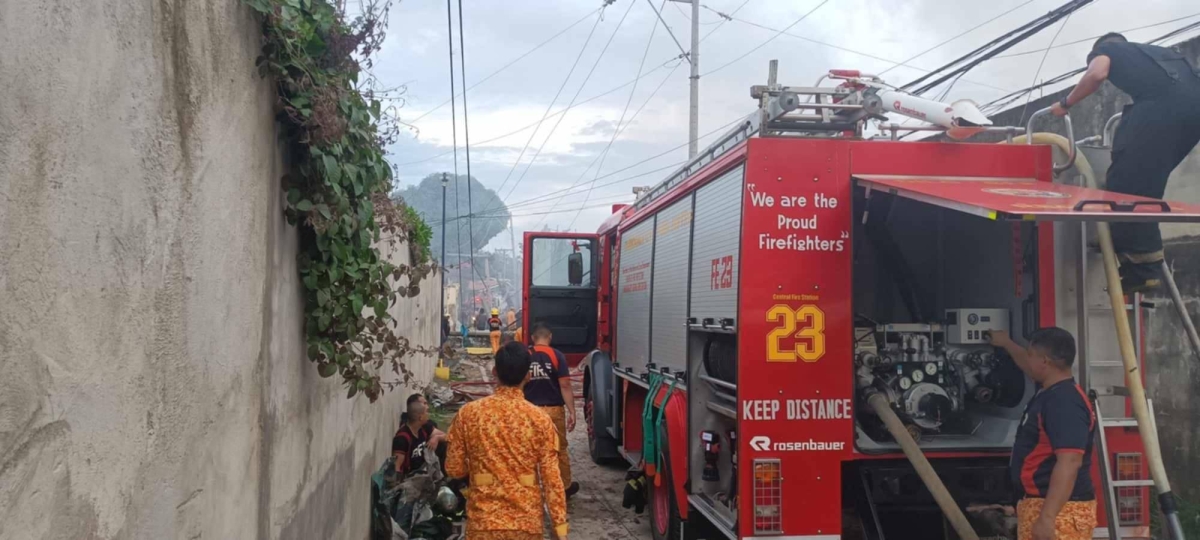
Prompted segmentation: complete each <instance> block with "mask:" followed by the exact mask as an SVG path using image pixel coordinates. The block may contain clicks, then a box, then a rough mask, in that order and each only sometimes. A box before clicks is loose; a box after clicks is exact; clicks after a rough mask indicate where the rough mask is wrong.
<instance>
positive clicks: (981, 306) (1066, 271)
mask: <svg viewBox="0 0 1200 540" xmlns="http://www.w3.org/2000/svg"><path fill="white" fill-rule="evenodd" d="M773 71H774V65H772V78H771V80H770V83H769V84H768V85H765V86H756V87H754V88H753V89H752V95H753V96H754V97H755V98H756V99H758V101H759V109H758V110H757V111H756V112H755V113H754V114H753V115H751V116H750V117H748V119H747V120H745V121H743V122H741V123H740V124H738V125H736V126H734V127H733V128H732V129H731V130H730V131H729V132H728V133H727V134H726V135H724V136H723V137H722V138H720V139H718V140H717V141H716V142H715V143H713V144H712V145H711V146H710V147H708V148H707V149H705V150H704V151H703V152H701V153H700V154H699V155H698V157H696V158H695V159H693V160H692V161H691V162H689V163H688V164H686V165H684V166H683V167H682V168H681V169H679V170H678V171H677V172H675V173H674V174H672V175H671V176H669V177H668V178H667V179H665V180H664V181H662V182H661V183H660V184H658V185H656V186H654V187H652V188H651V189H649V190H644V191H643V192H642V193H641V194H640V195H639V197H638V198H637V200H636V202H634V203H633V204H631V205H617V206H614V207H613V214H612V215H611V216H610V217H609V218H608V219H607V220H606V221H605V222H604V223H603V224H602V225H601V226H600V228H599V230H598V232H597V233H596V234H584V233H550V232H531V233H526V235H525V246H524V247H525V254H526V257H525V268H524V272H525V283H524V286H525V289H524V299H523V301H524V308H525V309H524V314H523V317H524V321H523V323H524V325H525V326H526V327H529V325H530V324H533V323H537V322H543V323H546V324H548V325H549V326H551V328H552V329H553V331H554V339H555V346H556V347H558V348H560V349H562V350H564V351H565V352H567V353H568V356H569V359H570V361H571V363H572V365H573V366H575V367H576V369H579V370H581V371H582V372H583V379H584V394H585V400H584V412H585V418H586V420H587V422H586V427H587V430H588V441H589V447H590V448H589V450H590V452H591V456H592V458H593V459H594V460H596V461H598V462H600V461H614V460H621V459H624V460H627V461H628V462H629V463H630V464H632V465H634V466H635V467H641V468H642V469H644V470H645V472H646V474H647V476H648V477H647V480H648V481H647V484H648V486H649V487H648V492H649V493H648V499H649V501H648V502H649V507H650V518H651V519H650V521H651V525H652V527H651V528H652V530H653V534H654V537H655V538H656V539H673V538H680V537H685V538H707V539H710V540H716V539H722V538H730V539H733V540H740V539H754V538H786V539H834V538H869V539H881V538H885V537H886V538H955V537H967V536H970V534H963V531H962V530H961V529H959V528H958V527H957V526H955V527H951V525H952V522H953V521H954V520H953V519H950V518H951V517H952V516H951V514H953V513H955V512H957V513H958V514H959V516H961V515H962V513H961V512H960V511H959V510H958V509H962V508H965V507H968V506H971V505H990V504H1011V502H1012V497H1013V494H1014V489H1013V486H1012V482H1011V481H1010V480H1009V478H1008V472H1007V465H1008V457H1009V452H1010V449H1011V445H1012V442H1013V436H1014V434H1015V432H1016V428H1017V426H1018V424H1019V423H1020V422H1021V421H1022V410H1023V407H1024V404H1025V403H1026V402H1027V401H1028V400H1029V399H1030V397H1031V396H1032V395H1033V393H1034V388H1033V385H1032V383H1031V382H1030V381H1029V380H1028V379H1027V378H1026V377H1025V376H1024V375H1023V374H1022V373H1021V372H1020V371H1019V370H1018V369H1017V368H1016V367H1015V365H1014V364H1013V362H1012V360H1011V359H1010V358H1007V357H1006V356H1005V355H1004V353H1003V352H1002V351H1000V350H998V349H995V348H993V347H991V346H989V345H988V340H987V332H989V331H994V330H1007V331H1010V332H1011V333H1012V335H1013V336H1015V337H1016V338H1017V339H1018V340H1020V339H1021V338H1022V337H1024V336H1028V335H1029V334H1030V333H1031V332H1032V331H1033V330H1034V329H1036V328H1039V327H1045V326H1060V327H1064V328H1068V329H1071V330H1072V331H1077V332H1078V333H1081V334H1086V332H1085V329H1086V327H1087V324H1088V321H1091V324H1092V325H1093V326H1096V327H1102V324H1101V323H1098V322H1097V320H1098V319H1099V320H1103V319H1104V317H1105V316H1106V315H1105V313H1104V312H1103V310H1100V309H1098V308H1096V307H1093V306H1094V305H1101V303H1102V302H1103V299H1104V298H1105V297H1104V295H1103V294H1104V293H1103V290H1102V287H1101V284H1102V281H1103V280H1102V279H1099V278H1097V277H1096V274H1095V272H1096V271H1097V270H1096V269H1097V268H1099V265H1097V264H1095V263H1094V261H1093V264H1091V265H1090V266H1088V262H1089V260H1090V259H1094V258H1095V257H1096V255H1095V254H1094V253H1092V251H1093V250H1089V249H1088V247H1087V246H1088V244H1089V240H1088V238H1089V237H1088V236H1087V235H1088V234H1089V233H1088V229H1087V224H1088V223H1089V222H1097V221H1196V220H1197V219H1198V218H1200V208H1198V207H1196V206H1194V205H1187V204H1180V203H1175V202H1170V203H1166V202H1163V201H1157V200H1149V199H1144V198H1139V197H1131V196H1125V195H1119V194H1114V193H1110V192H1105V191H1102V190H1098V189H1090V188H1085V187H1080V186H1077V185H1074V182H1075V178H1076V175H1075V169H1073V168H1071V164H1072V162H1074V160H1075V147H1074V145H1070V144H1069V145H1067V146H1068V147H1069V150H1070V152H1069V153H1070V155H1069V156H1066V157H1062V156H1060V157H1058V159H1059V160H1060V163H1059V164H1056V163H1055V162H1054V160H1055V156H1056V154H1054V152H1053V149H1052V148H1051V147H1050V146H1047V145H1041V144H1038V145H1033V144H1024V143H1016V144H1002V143H1003V142H1004V141H1003V139H1008V141H1007V142H1009V143H1013V142H1014V141H1013V138H1014V136H1019V135H1020V134H1021V133H1023V132H1024V131H1025V130H1023V129H1020V128H1006V127H992V126H989V125H988V122H987V120H986V118H985V117H982V115H981V114H978V111H977V110H976V109H974V107H973V105H971V104H970V103H966V102H960V103H955V104H951V105H942V104H939V103H935V102H931V101H927V100H922V99H920V98H916V97H913V96H909V95H907V94H903V93H900V92H896V91H893V90H890V89H889V88H887V87H886V86H884V85H882V84H881V83H879V82H878V81H877V79H874V78H872V77H870V76H866V75H861V74H858V73H856V72H847V71H834V72H831V73H830V77H832V78H834V79H840V80H841V81H842V82H841V84H840V85H838V86H836V87H803V88H797V87H786V86H781V85H778V84H776V83H775V82H774V75H773ZM887 113H898V114H902V115H907V116H911V117H916V118H919V119H923V120H928V121H930V122H933V125H928V126H924V127H917V128H915V129H926V130H935V129H936V130H943V131H945V132H946V133H945V134H944V135H946V136H947V137H948V139H950V140H940V141H939V142H904V141H898V140H896V139H897V132H899V131H904V130H905V129H906V128H904V127H900V126H896V125H894V124H892V125H883V126H882V130H881V133H882V135H881V136H877V137H875V138H872V139H868V138H865V137H864V130H865V125H866V123H867V121H868V120H872V119H883V118H885V115H886V114H887ZM1067 121H1068V123H1069V119H1068V120H1067ZM1031 125H1032V122H1031ZM909 129H914V128H909ZM889 133H890V135H891V136H890V137H888V134H889ZM989 134H991V136H992V137H993V138H995V139H1001V144H994V143H987V144H985V143H978V142H963V141H961V140H954V139H964V138H967V137H972V136H977V137H987V136H988V135H989ZM1087 151H1088V150H1087V149H1082V148H1081V149H1080V152H1081V154H1080V155H1081V158H1082V156H1084V155H1087ZM1060 154H1063V153H1062V152H1060ZM1067 160H1070V161H1067ZM1089 275H1090V276H1091V277H1090V278H1089ZM1089 283H1092V284H1093V285H1091V286H1089V285H1088V284H1089ZM1135 300H1136V299H1135ZM1130 310H1131V311H1132V313H1133V320H1134V321H1135V323H1136V324H1135V325H1134V326H1135V332H1136V333H1137V335H1138V336H1140V332H1137V330H1138V329H1139V328H1140V321H1141V319H1140V314H1141V311H1142V306H1141V304H1140V302H1137V301H1135V302H1133V305H1132V306H1131V307H1130ZM1112 316H1113V314H1112V313H1111V310H1110V312H1109V313H1108V314H1107V317H1109V320H1111V317H1112ZM1110 335H1111V334H1107V333H1106V334H1100V332H1094V333H1093V334H1092V335H1091V339H1081V342H1080V344H1079V350H1080V355H1079V359H1078V361H1077V368H1078V370H1079V373H1078V379H1079V381H1080V383H1081V384H1082V385H1083V386H1084V387H1085V388H1086V389H1089V390H1093V391H1095V392H1096V394H1097V396H1098V397H1097V399H1098V404H1099V405H1098V406H1099V407H1100V410H1101V411H1103V412H1104V413H1105V416H1107V417H1128V416H1130V414H1129V412H1128V402H1127V398H1126V397H1123V393H1122V392H1121V388H1122V387H1121V381H1122V374H1123V370H1121V369H1119V368H1113V369H1107V371H1106V368H1112V366H1114V365H1116V364H1114V362H1113V361H1112V357H1113V355H1115V354H1116V353H1115V352H1114V351H1115V350H1116V347H1115V346H1114V344H1111V343H1108V341H1107V340H1108V339H1111V337H1109V336H1110ZM1138 339H1139V341H1140V337H1139V338H1138ZM1139 351H1140V346H1139ZM868 402H877V403H883V404H884V406H883V407H882V408H880V409H879V410H877V409H875V408H872V406H871V405H869V404H868ZM885 417H886V418H885ZM889 418H890V419H898V420H899V422H898V423H896V424H895V425H902V426H903V428H902V429H900V430H899V432H897V431H896V430H889V429H888V422H887V419H889ZM1131 423H1132V421H1131V420H1129V419H1125V421H1124V423H1122V422H1121V421H1114V422H1110V423H1108V424H1105V426H1106V427H1104V428H1103V429H1102V431H1103V433H1104V434H1105V435H1106V440H1107V443H1106V446H1105V451H1104V452H1102V451H1101V450H1100V449H1097V451H1096V452H1095V455H1097V456H1098V458H1097V459H1096V460H1094V461H1095V463H1093V471H1092V477H1093V478H1095V479H1097V481H1098V482H1099V479H1100V478H1102V477H1103V478H1111V482H1110V483H1108V484H1105V485H1098V487H1097V493H1101V492H1104V491H1107V495H1109V496H1110V497H1106V498H1105V499H1104V500H1102V501H1101V503H1100V504H1099V505H1098V506H1099V507H1100V510H1099V514H1100V522H1101V526H1100V527H1099V528H1097V529H1096V531H1095V536H1096V537H1112V536H1111V535H1112V534H1113V533H1116V534H1117V535H1118V536H1119V537H1123V538H1130V537H1139V536H1140V537H1146V536H1148V534H1149V533H1148V530H1149V528H1148V523H1149V492H1148V489H1147V488H1146V487H1145V486H1146V485H1147V484H1148V482H1146V481H1145V479H1146V478H1147V476H1146V474H1147V470H1146V464H1145V460H1143V459H1142V442H1141V438H1140V437H1139V435H1138V432H1137V431H1136V429H1134V428H1133V427H1131ZM906 440H907V441H911V442H914V443H916V445H919V449H920V452H917V453H918V454H921V453H923V454H924V457H922V458H921V459H920V460H921V461H924V463H925V464H926V465H925V466H924V467H925V468H929V469H931V470H932V472H936V475H935V477H936V479H940V482H937V481H935V482H932V483H930V482H926V481H923V480H924V479H925V478H926V476H923V475H922V474H920V473H921V472H922V468H923V467H922V466H921V465H920V464H919V463H916V460H913V459H911V458H912V457H913V456H906V455H905V454H904V453H903V452H902V443H903V442H904V441H906ZM914 448H915V446H914ZM1108 475H1111V477H1110V476H1108ZM933 484H937V485H933ZM943 491H944V492H946V493H948V495H949V496H951V497H952V499H953V502H954V503H955V504H956V505H957V508H958V509H952V508H947V506H946V505H945V504H942V505H941V506H939V504H938V502H937V501H938V498H937V495H938V493H939V492H943ZM947 500H948V499H947ZM967 514H968V516H969V519H970V521H971V523H972V525H973V526H974V528H975V529H976V531H977V533H978V535H979V537H987V536H996V537H1003V536H1004V534H1005V531H1004V529H1005V527H1003V526H1001V525H1002V524H1003V522H1004V519H1003V517H1001V518H1000V519H998V520H993V522H991V523H988V522H986V520H982V519H980V516H981V515H983V514H979V513H974V512H967ZM984 514H986V512H985V513H984ZM1114 514H1116V515H1115V516H1114ZM989 527H995V528H997V529H998V530H997V531H992V532H988V531H985V530H984V529H986V528H989Z"/></svg>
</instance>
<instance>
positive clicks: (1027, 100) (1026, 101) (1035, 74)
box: [459, 0, 1071, 118]
mask: <svg viewBox="0 0 1200 540" xmlns="http://www.w3.org/2000/svg"><path fill="white" fill-rule="evenodd" d="M459 1H460V2H461V1H462V0H459ZM1069 22H1071V15H1070V14H1067V16H1066V18H1064V19H1063V23H1062V26H1059V27H1058V31H1057V32H1055V33H1054V37H1052V38H1050V47H1047V48H1046V52H1045V53H1044V54H1042V61H1041V62H1038V67H1037V71H1035V72H1033V81H1031V82H1030V83H1029V84H1030V85H1033V84H1037V79H1038V76H1039V75H1041V74H1042V66H1045V65H1046V57H1047V56H1050V49H1052V48H1054V42H1055V41H1058V35H1059V34H1061V33H1062V31H1063V28H1066V27H1067V23H1069ZM1030 99H1033V92H1030V93H1029V94H1026V96H1025V106H1023V107H1021V116H1020V118H1025V110H1026V109H1028V108H1029V100H1030Z"/></svg>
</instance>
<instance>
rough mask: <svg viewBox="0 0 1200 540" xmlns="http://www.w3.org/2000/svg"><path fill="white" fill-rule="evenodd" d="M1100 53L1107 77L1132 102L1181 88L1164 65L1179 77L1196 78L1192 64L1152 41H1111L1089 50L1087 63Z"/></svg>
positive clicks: (1185, 78)
mask: <svg viewBox="0 0 1200 540" xmlns="http://www.w3.org/2000/svg"><path fill="white" fill-rule="evenodd" d="M1101 55H1103V56H1107V57H1108V60H1109V62H1110V64H1109V68H1108V80H1109V81H1110V82H1112V83H1113V85H1114V86H1116V87H1117V88H1120V89H1121V91H1123V92H1125V93H1126V94H1129V96H1130V97H1132V98H1133V100H1134V101H1135V102H1136V101H1147V100H1153V99H1158V98H1161V97H1165V96H1168V95H1170V94H1171V93H1172V92H1176V91H1179V90H1180V85H1178V84H1177V83H1176V80H1175V78H1173V77H1172V76H1171V75H1170V74H1169V73H1168V71H1167V69H1170V70H1171V71H1172V72H1174V73H1175V74H1176V75H1177V76H1179V77H1180V78H1181V79H1180V80H1182V81H1188V82H1191V81H1193V80H1194V78H1195V76H1194V75H1192V72H1193V71H1194V70H1193V69H1192V66H1191V65H1190V64H1188V62H1187V60H1186V59H1184V57H1183V56H1181V55H1179V54H1178V53H1176V52H1175V51H1173V50H1171V49H1166V48H1163V47H1158V46H1155V45H1145V44H1141V43H1122V42H1114V41H1110V42H1108V43H1103V44H1101V45H1100V47H1098V48H1097V50H1096V51H1094V52H1092V53H1091V54H1089V55H1088V63H1089V64H1090V63H1091V62H1092V60H1093V59H1094V58H1095V57H1097V56H1101ZM1156 56H1157V57H1158V59H1156V58H1155V57H1156ZM1160 62H1161V63H1160ZM1187 86H1188V87H1189V88H1190V87H1191V85H1187Z"/></svg>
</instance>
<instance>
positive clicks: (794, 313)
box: [767, 304, 825, 362]
mask: <svg viewBox="0 0 1200 540" xmlns="http://www.w3.org/2000/svg"><path fill="white" fill-rule="evenodd" d="M767 321H768V322H773V323H776V324H777V325H778V326H776V327H775V329H774V330H771V332H770V333H768V334H767V361H768V362H795V361H796V359H797V358H799V359H800V360H803V361H805V362H816V361H817V360H820V359H821V357H822V356H825V312H824V311H821V308H819V307H817V306H814V305H812V304H805V305H803V306H800V307H798V308H792V307H791V306H787V305H784V304H776V305H774V306H771V309H769V310H767ZM797 327H799V330H797ZM792 337H794V338H795V339H796V341H795V345H794V346H793V347H791V348H787V349H785V348H784V347H783V346H782V344H781V342H782V340H784V339H787V338H792Z"/></svg>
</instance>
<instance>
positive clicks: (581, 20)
mask: <svg viewBox="0 0 1200 540" xmlns="http://www.w3.org/2000/svg"><path fill="white" fill-rule="evenodd" d="M602 9H604V8H597V9H595V10H593V11H590V12H588V14H587V15H584V16H583V17H580V18H579V20H577V21H575V22H573V23H571V24H570V25H568V26H567V27H566V28H563V29H562V30H560V31H559V32H558V33H557V34H554V35H553V36H550V37H549V38H548V39H546V40H545V41H543V42H541V43H538V44H537V45H534V47H533V48H532V49H529V50H528V51H525V52H524V53H522V54H521V55H520V56H518V57H516V58H514V59H512V60H510V61H509V62H508V63H507V64H504V65H503V66H500V68H499V69H497V70H496V71H493V72H491V73H489V74H487V76H485V77H484V78H482V79H479V81H478V82H476V83H475V84H472V85H471V86H468V87H465V88H463V92H464V93H465V92H467V91H468V90H473V89H474V88H475V87H476V86H479V85H481V84H483V83H485V82H487V81H488V79H491V78H492V77H495V76H496V75H498V74H500V72H501V71H504V70H506V69H508V68H509V67H511V66H512V65H513V64H516V63H517V62H520V61H521V60H522V59H524V58H525V57H526V56H529V55H531V54H533V53H534V52H536V51H537V50H538V49H541V48H542V47H545V46H546V45H549V44H550V42H552V41H554V40H556V39H558V38H559V36H562V35H563V34H565V33H567V31H568V30H570V29H572V28H575V27H576V26H578V25H579V23H581V22H583V21H586V20H587V19H588V17H591V16H592V15H594V14H596V13H597V12H599V11H600V10H602ZM450 96H451V97H452V98H453V97H456V96H455V94H454V93H451V94H450ZM449 103H450V100H449V99H448V100H446V101H443V102H442V103H441V104H439V105H438V106H437V107H434V108H432V109H429V110H428V111H425V112H423V113H421V116H418V117H416V118H414V119H412V120H410V121H409V122H408V123H409V124H416V123H417V122H420V121H421V119H422V118H425V117H426V116H429V115H431V114H433V113H434V112H435V111H437V110H438V109H441V108H442V107H445V106H446V105H447V104H449Z"/></svg>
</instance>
